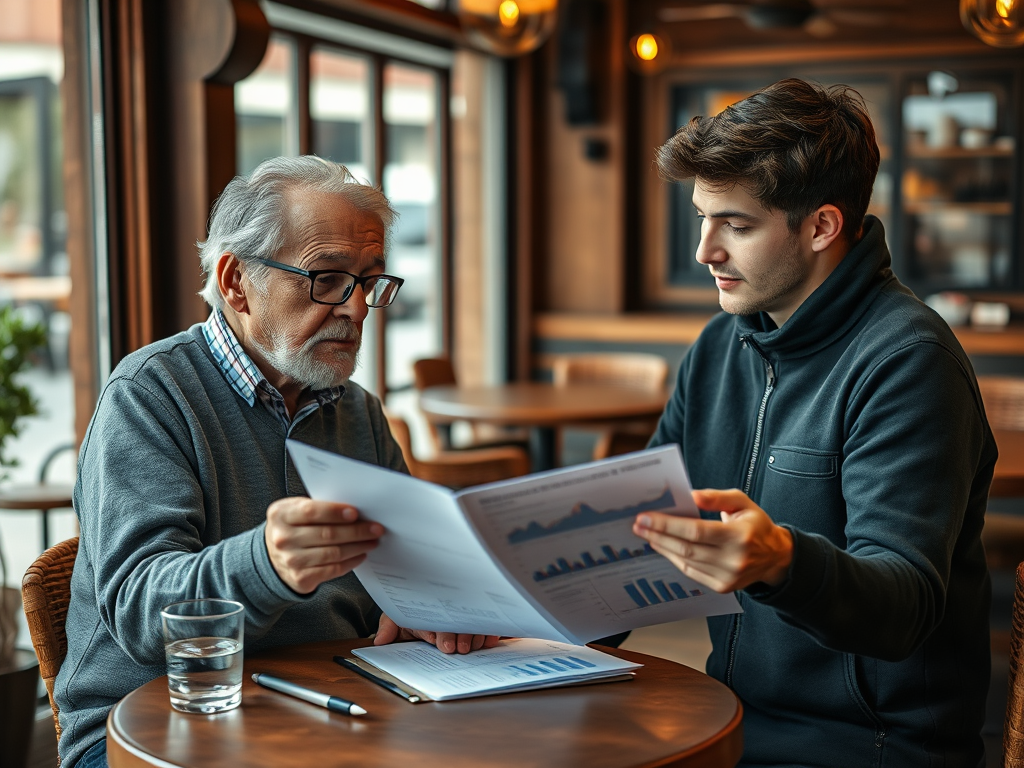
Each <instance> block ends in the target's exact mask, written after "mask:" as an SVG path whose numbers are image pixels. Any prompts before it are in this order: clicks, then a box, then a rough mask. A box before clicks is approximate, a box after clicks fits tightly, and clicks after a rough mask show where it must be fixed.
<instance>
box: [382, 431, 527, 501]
mask: <svg viewBox="0 0 1024 768" xmlns="http://www.w3.org/2000/svg"><path fill="white" fill-rule="evenodd" d="M386 415H387V418H388V424H390V426H391V434H392V435H394V437H395V440H396V442H397V443H398V446H399V447H400V448H401V449H402V453H403V454H404V455H405V463H406V464H407V465H408V466H409V472H411V473H412V476H413V477H418V478H419V479H421V480H429V481H430V482H432V483H437V484H438V485H445V486H447V487H449V488H456V489H458V488H468V487H469V486H472V485H479V484H481V483H491V482H495V481H497V480H507V479H509V478H511V477H519V476H520V475H525V474H527V473H529V471H530V457H529V455H527V454H526V452H525V451H523V450H522V449H520V448H516V447H513V446H504V447H497V448H475V449H471V450H470V449H467V450H463V451H440V452H438V454H437V455H436V456H435V457H434V458H432V459H417V458H416V456H415V454H413V452H412V440H411V439H410V435H409V425H408V424H406V423H405V420H404V419H402V418H400V417H398V416H396V415H394V414H393V413H387V414H386Z"/></svg>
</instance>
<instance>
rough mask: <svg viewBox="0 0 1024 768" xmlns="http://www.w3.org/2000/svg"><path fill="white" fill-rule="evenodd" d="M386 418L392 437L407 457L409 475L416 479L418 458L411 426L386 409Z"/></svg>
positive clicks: (406, 463)
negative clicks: (413, 443) (414, 453)
mask: <svg viewBox="0 0 1024 768" xmlns="http://www.w3.org/2000/svg"><path fill="white" fill-rule="evenodd" d="M384 416H385V417H386V418H387V420H388V426H389V427H391V436H392V437H394V438H395V442H396V443H398V447H399V448H401V449H402V455H403V456H404V457H405V465H406V466H407V467H408V468H409V474H411V475H412V476H413V477H416V476H417V474H416V457H415V456H414V455H413V453H412V434H411V433H410V431H409V425H408V424H407V423H406V421H405V419H403V418H402V417H401V416H396V415H395V414H394V413H392V412H391V411H389V410H386V409H385V411H384Z"/></svg>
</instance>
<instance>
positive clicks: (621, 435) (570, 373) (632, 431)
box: [551, 352, 668, 460]
mask: <svg viewBox="0 0 1024 768" xmlns="http://www.w3.org/2000/svg"><path fill="white" fill-rule="evenodd" d="M551 372H552V378H553V380H554V382H555V385H556V386H564V385H566V384H585V383H588V382H589V383H594V384H615V385H619V386H623V387H634V388H636V389H644V390H647V391H650V392H660V391H661V390H663V389H664V388H665V382H666V381H667V380H668V363H667V362H666V361H665V358H663V357H660V356H659V355H651V354H645V353H642V352H623V353H617V352H616V353H603V354H586V355H559V356H558V357H556V358H555V360H554V362H553V364H552V368H551ZM656 426H657V423H656V422H654V421H636V422H630V423H628V424H615V425H612V426H609V427H605V428H603V429H602V430H601V434H600V436H599V437H598V440H597V444H596V445H595V446H594V459H595V460H596V459H604V458H607V457H609V456H617V455H619V454H622V453H630V452H632V451H640V450H643V449H644V448H645V447H646V446H647V441H648V440H649V439H650V437H651V435H652V434H653V433H654V429H655V427H656Z"/></svg>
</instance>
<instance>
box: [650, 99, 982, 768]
mask: <svg viewBox="0 0 1024 768" xmlns="http://www.w3.org/2000/svg"><path fill="white" fill-rule="evenodd" d="M878 162H879V155H878V147H877V145H876V142H875V134H874V130H873V129H872V126H871V122H870V120H869V119H868V116H867V114H866V111H865V109H864V105H863V103H862V102H861V100H860V98H859V96H858V95H857V94H856V93H855V92H852V91H851V90H850V89H848V88H845V87H842V86H837V87H833V88H827V89H826V88H822V87H818V86H814V85H810V84H808V83H805V82H802V81H800V80H784V81H782V82H779V83H776V84H775V85H772V86H770V87H768V88H765V89H764V90H762V91H759V92H757V93H755V94H754V95H752V96H750V97H749V98H747V99H745V100H743V101H741V102H739V103H737V104H735V105H733V106H731V107H729V108H728V109H726V110H725V111H723V112H722V113H721V114H719V115H717V116H715V117H696V118H694V119H693V120H692V121H690V123H689V124H688V125H686V126H684V127H682V128H681V129H680V130H679V131H678V132H677V133H676V135H675V136H673V137H672V138H671V139H670V140H669V141H668V142H667V143H666V144H665V145H664V146H663V147H662V148H661V149H660V152H659V166H660V169H661V172H662V174H663V175H664V176H665V177H666V178H668V179H670V180H672V181H680V180H683V179H689V178H692V179H694V184H695V186H694V193H693V204H694V207H695V208H696V210H697V217H698V218H699V219H700V222H701V240H700V245H699V246H698V249H697V260H698V261H699V262H700V263H702V264H706V265H707V266H708V269H709V270H710V272H711V274H712V275H714V277H715V282H716V285H717V286H718V291H719V300H720V303H721V306H722V309H724V310H725V312H726V314H721V315H719V316H717V317H715V318H714V319H713V320H712V321H711V322H710V323H709V324H708V326H707V328H706V329H705V330H704V332H703V333H702V334H701V336H700V338H699V339H698V340H697V342H696V343H695V344H694V346H693V347H692V348H691V349H690V351H689V353H688V354H687V356H686V359H685V360H684V361H683V364H682V367H681V369H680V372H679V380H678V384H677V388H676V391H675V394H674V395H673V397H672V399H671V401H670V402H669V404H668V406H667V407H666V410H665V413H664V415H663V417H662V419H661V422H660V424H659V427H658V430H657V432H656V434H655V436H654V439H653V442H652V444H653V445H660V444H664V443H672V442H675V443H678V444H679V445H680V446H681V448H682V451H683V455H684V457H685V460H686V465H687V469H688V471H689V475H690V479H691V481H692V483H693V486H694V488H700V489H709V490H701V491H697V492H695V493H694V499H695V501H696V503H697V505H698V506H699V507H700V508H701V509H704V510H715V511H716V512H715V513H714V514H713V515H706V516H705V518H704V519H701V520H692V519H685V518H675V517H671V516H668V515H663V514H657V513H646V514H643V515H641V516H639V517H638V519H637V521H636V524H635V531H636V533H637V534H638V535H640V536H642V537H644V538H645V539H647V540H648V541H649V542H650V543H651V544H652V546H653V547H654V548H655V549H656V550H657V551H659V552H661V553H662V554H664V555H665V556H666V557H668V558H669V559H671V560H672V562H673V563H675V565H676V566H677V567H678V568H679V569H680V570H681V571H682V572H683V573H685V574H687V575H688V576H691V577H693V578H695V579H697V580H699V581H701V582H703V583H705V584H707V585H708V586H710V587H712V588H713V589H715V590H718V591H722V592H724V591H729V590H737V595H738V597H739V599H740V602H741V604H742V606H743V611H744V612H743V613H742V614H738V615H735V616H725V617H718V618H712V619H709V625H710V630H711V639H712V643H713V651H712V654H711V657H710V659H709V660H708V672H709V674H711V675H713V676H715V677H716V678H718V679H719V680H722V681H723V682H724V683H725V684H726V685H729V686H730V687H732V689H733V690H734V691H735V692H736V694H737V695H738V696H739V697H740V699H741V700H742V701H743V708H744V723H743V729H744V738H745V752H744V758H743V764H744V765H759V766H760V765H800V766H837V765H851V766H854V765H856V766H867V765H871V766H933V765H950V766H952V765H957V766H978V765H983V764H984V748H983V745H982V741H981V737H980V730H981V725H982V721H983V718H984V708H985V696H986V693H987V690H988V681H989V636H988V609H989V601H990V583H989V577H988V571H987V569H986V566H985V557H984V552H983V551H982V546H981V541H980V534H981V528H982V522H983V516H984V512H985V504H986V498H987V495H988V487H989V484H990V482H991V479H992V469H993V466H994V464H995V460H996V447H995V443H994V441H993V439H992V434H991V432H990V430H989V428H988V424H987V422H986V420H985V414H984V411H983V408H982V403H981V398H980V396H979V394H978V388H977V383H976V381H975V377H974V373H973V370H972V368H971V364H970V362H969V361H968V359H967V356H966V355H965V354H964V352H963V350H962V349H961V347H960V345H959V344H958V343H957V340H956V338H955V337H954V335H953V333H952V332H951V331H950V330H949V328H948V327H947V326H946V324H945V323H944V322H943V321H942V320H941V319H939V318H938V317H937V316H936V315H935V314H934V313H933V312H932V311H930V310H929V309H928V308H927V307H926V306H925V305H924V304H922V303H921V302H920V301H918V299H916V298H915V297H914V295H913V294H912V293H911V292H910V291H909V290H908V289H907V288H905V287H904V286H903V285H901V284H900V282H899V281H898V280H897V279H896V277H895V275H893V273H892V271H891V270H890V258H889V253H888V251H887V249H886V245H885V238H884V233H883V231H882V226H881V223H880V222H879V221H878V220H877V219H875V218H874V217H871V216H867V217H865V211H866V209H867V206H868V200H869V199H870V196H871V188H872V184H873V181H874V178H875V173H876V172H877V170H878ZM719 510H720V513H719V512H718V511H719Z"/></svg>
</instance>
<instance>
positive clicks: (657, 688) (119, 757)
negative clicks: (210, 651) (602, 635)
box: [107, 640, 743, 768]
mask: <svg viewBox="0 0 1024 768" xmlns="http://www.w3.org/2000/svg"><path fill="white" fill-rule="evenodd" d="M368 642H369V641H367V640H349V641H338V642H323V643H309V644H306V645H301V646H292V647H289V648H282V649H278V650H276V651H273V652H270V653H264V654H259V655H256V656H253V657H252V658H248V657H247V658H246V659H245V674H244V676H243V677H244V683H243V688H242V704H241V706H240V707H239V708H238V709H235V710H232V711H230V712H225V713H222V714H219V715H187V714H183V713H181V712H177V711H175V710H173V709H171V706H170V702H169V699H168V694H167V678H166V677H160V678H157V679H156V680H153V681H152V682H150V683H147V684H146V685H144V686H142V687H141V688H139V689H137V690H136V691H134V692H132V693H130V694H129V695H128V696H126V697H125V698H124V699H122V700H121V701H120V702H118V703H117V704H116V705H115V706H114V708H113V709H112V710H111V712H110V715H109V717H108V718H107V759H108V763H109V765H110V767H111V768H136V767H137V766H162V767H163V768H167V767H169V766H187V767H188V768H213V766H218V768H220V767H223V766H247V767H248V766H251V767H254V768H262V767H263V766H266V767H267V768H292V766H294V767H295V768H300V767H301V768H306V767H307V766H311V765H316V766H365V767H366V768H374V766H380V767H381V768H383V767H384V766H387V767H388V768H393V767H394V766H406V765H409V766H418V767H419V766H423V767H424V768H430V767H431V766H438V767H439V768H440V766H444V768H479V766H482V765H488V766H504V765H508V766H517V768H518V767H520V766H532V767H534V768H542V767H543V766H587V768H603V767H605V766H607V767H608V768H611V767H612V766H633V767H635V768H639V767H640V766H651V767H652V768H653V766H669V765H672V766H702V767H704V766H706V767H707V768H710V767H711V766H716V767H717V766H733V765H736V763H737V762H738V761H739V758H740V755H741V753H742V750H743V733H742V725H741V717H742V708H741V707H740V705H739V702H738V700H737V699H736V697H735V696H734V695H733V694H732V692H731V691H730V690H729V689H728V688H726V687H725V686H724V685H722V684H721V683H719V682H718V681H716V680H714V679H712V678H710V677H708V676H707V675H704V674H702V673H700V672H697V671H695V670H693V669H690V668H689V667H685V666H682V665H681V664H676V663H674V662H671V661H667V660H665V659H659V658H655V657H653V656H646V655H644V654H639V653H631V652H628V651H620V650H614V651H613V652H614V653H615V655H617V656H621V657H623V658H626V659H630V660H632V661H638V662H640V663H643V664H645V665H646V666H645V667H644V668H642V669H640V670H639V671H638V673H637V676H636V679H634V680H632V681H629V682H618V683H605V684H599V685H585V686H577V687H572V688H558V689H551V690H546V691H530V692H524V693H515V694H505V695H501V696H489V697H483V698H475V699H465V700H461V701H449V702H443V703H437V702H426V703H421V704H410V703H408V702H406V701H405V700H404V699H401V698H399V697H398V696H396V695H394V694H392V693H389V692H388V691H386V690H384V689H382V688H379V687H378V686H376V685H373V684H372V683H370V682H368V681H366V680H364V679H362V678H361V677H358V676H357V675H356V674H355V673H353V672H350V671H349V670H346V669H344V668H343V667H341V666H339V665H337V664H335V663H334V662H333V661H332V660H331V658H332V656H334V655H336V654H343V653H345V652H347V651H349V650H351V649H352V648H355V647H359V646H361V645H367V644H368ZM253 672H268V673H271V674H273V675H277V676H280V677H282V678H285V679H288V680H292V681H294V682H296V683H298V684H300V685H305V686H306V687H309V688H312V689H314V690H317V691H321V692H323V693H329V694H331V695H335V696H341V697H344V698H347V699H349V700H354V701H356V702H357V703H358V704H359V705H360V706H362V707H364V708H365V709H366V710H367V711H368V714H367V715H365V716H363V717H347V716H345V715H339V714H336V713H333V712H329V711H327V710H326V709H322V708H320V707H316V706H313V705H311V704H307V703H305V702H302V701H299V700H297V699H294V698H291V697H288V696H284V695H282V694H279V693H275V692H273V691H269V690H266V689H264V688H260V687H259V686H257V685H256V684H255V683H253V682H252V681H251V679H250V675H252V673H253Z"/></svg>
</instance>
